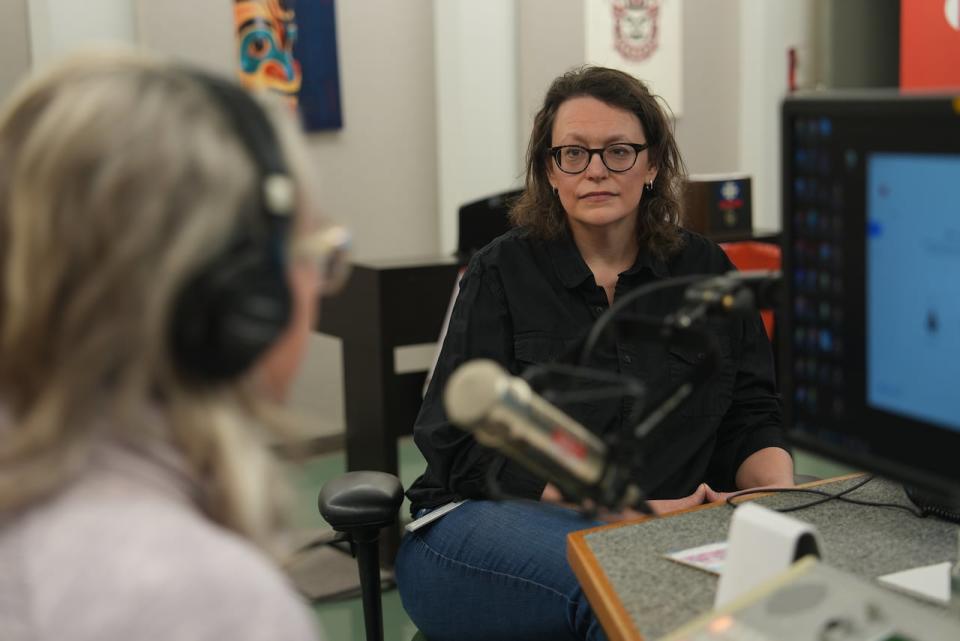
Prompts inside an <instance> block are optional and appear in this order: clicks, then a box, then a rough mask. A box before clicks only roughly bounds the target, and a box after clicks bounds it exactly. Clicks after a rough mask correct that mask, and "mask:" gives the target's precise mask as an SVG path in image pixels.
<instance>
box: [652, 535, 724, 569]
mask: <svg viewBox="0 0 960 641" xmlns="http://www.w3.org/2000/svg"><path fill="white" fill-rule="evenodd" d="M664 556H665V557H667V558H668V559H670V560H671V561H676V562H677V563H682V564H684V565H689V566H692V567H695V568H697V569H698V570H704V571H706V572H710V573H711V574H720V572H722V571H723V564H724V562H725V561H726V560H727V542H726V541H720V542H719V543H708V544H707V545H700V546H698V547H695V548H689V549H686V550H680V551H679V552H670V553H669V554H665V555H664Z"/></svg>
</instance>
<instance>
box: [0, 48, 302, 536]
mask: <svg viewBox="0 0 960 641" xmlns="http://www.w3.org/2000/svg"><path fill="white" fill-rule="evenodd" d="M271 120H272V121H274V123H275V124H276V127H277V133H278V137H279V138H280V139H281V141H282V146H283V147H284V150H285V154H284V155H285V156H286V157H287V160H288V162H289V161H291V160H293V161H294V162H293V163H291V164H292V165H293V168H294V174H295V180H296V178H297V175H296V174H297V173H298V172H297V171H296V167H297V165H298V162H296V161H297V159H298V158H299V157H300V156H302V151H300V150H297V149H296V148H295V147H296V142H295V141H294V140H293V138H294V136H293V134H292V133H291V132H292V127H291V126H290V125H289V124H284V123H283V120H282V119H278V118H277V115H276V113H271ZM288 148H289V149H288ZM287 151H290V152H291V153H290V154H287V153H286V152H287ZM296 182H298V184H299V185H302V184H303V182H302V181H301V180H296ZM258 188H259V187H258V181H257V180H256V170H255V167H254V165H253V162H252V161H251V159H250V158H249V155H248V152H247V151H246V149H245V148H244V147H243V145H242V144H241V142H240V141H239V140H238V138H237V135H236V134H235V133H234V132H233V130H232V129H231V127H230V126H229V124H228V123H227V122H226V120H225V117H224V115H223V114H222V110H221V109H220V108H218V106H217V105H215V104H214V103H213V101H212V100H211V98H210V96H209V95H208V94H207V93H206V91H205V89H204V88H203V87H202V86H201V85H200V84H199V83H198V82H197V81H196V80H194V79H192V78H190V77H189V76H188V75H187V74H185V73H183V71H182V70H178V69H176V68H175V67H173V66H171V65H169V64H166V63H163V62H161V61H158V60H156V59H153V58H149V57H146V56H142V55H139V54H134V53H129V52H128V53H109V54H106V53H101V54H96V55H86V56H83V57H78V58H74V59H72V60H70V61H67V62H64V63H61V64H60V65H59V66H57V67H56V68H54V69H51V70H49V71H48V72H46V73H44V74H43V75H41V76H38V77H37V78H35V79H33V80H31V81H30V82H28V83H27V84H26V85H24V86H23V87H22V88H21V89H20V90H19V92H18V93H17V94H16V95H15V96H14V97H13V98H12V100H10V101H9V102H8V103H7V105H6V108H5V110H4V111H3V112H2V114H0V404H3V405H4V409H5V410H6V411H7V413H8V415H9V425H7V426H0V510H4V509H11V508H14V507H18V506H22V505H25V504H28V503H30V502H33V501H36V500H38V499H39V498H41V497H43V496H45V495H47V494H49V493H51V492H53V491H55V490H56V489H58V488H60V487H62V486H63V485H64V484H65V483H66V482H67V481H68V480H69V479H70V478H71V477H72V476H74V475H75V474H77V473H79V472H80V471H82V470H83V469H84V466H85V464H86V462H87V456H88V453H89V451H90V449H91V448H90V446H91V445H92V444H93V443H94V442H95V441H96V440H97V439H98V438H100V437H101V436H104V434H103V431H104V430H107V431H108V434H107V436H109V437H111V438H112V437H120V438H122V439H126V440H132V441H139V440H146V439H148V438H155V437H157V436H158V435H157V434H146V433H144V432H146V431H147V430H148V429H149V428H147V425H148V424H150V423H151V422H150V421H147V420H144V413H145V412H147V413H151V414H156V413H157V410H159V414H160V415H161V417H162V418H163V424H164V425H165V426H166V430H167V434H162V435H159V436H160V437H162V438H168V439H170V440H171V441H172V443H173V444H174V446H175V447H177V448H178V449H179V450H180V451H182V452H183V453H184V455H185V458H186V460H187V462H188V463H189V465H190V466H191V468H192V470H193V471H194V472H195V474H196V475H197V477H198V478H199V479H201V481H202V482H203V484H204V487H205V489H206V490H207V492H206V497H207V498H206V500H204V502H203V505H202V507H203V508H204V509H205V510H206V511H207V513H208V514H209V515H210V516H211V517H212V518H213V519H215V520H217V521H219V522H220V523H222V524H223V525H225V526H227V527H229V528H232V529H234V530H236V531H238V532H240V533H242V534H244V535H246V536H249V537H251V538H253V539H255V540H257V541H259V542H261V543H264V542H266V541H267V539H268V538H269V537H270V535H271V533H272V531H273V529H274V526H275V525H276V524H277V523H278V520H279V517H280V511H279V510H278V503H277V501H275V500H274V498H275V497H274V494H273V492H274V488H276V487H277V484H276V480H275V478H274V477H275V475H274V473H273V472H272V471H271V470H272V468H273V466H272V465H271V463H270V457H269V455H268V453H267V449H266V448H265V447H264V444H263V441H264V440H265V437H264V436H263V435H262V433H261V431H259V430H258V429H257V428H256V426H259V425H266V426H268V427H276V426H277V424H278V421H276V420H275V417H274V416H273V415H272V412H271V411H270V409H269V408H268V407H267V406H265V405H263V404H262V402H261V401H259V400H258V399H257V398H256V397H255V396H254V395H253V394H250V393H249V391H248V390H247V389H245V388H246V386H247V385H248V382H245V381H238V382H235V383H228V384H222V385H215V386H198V385H195V384H192V383H191V382H190V381H188V380H186V379H185V378H184V377H183V376H182V375H181V373H180V372H178V371H177V369H176V367H175V366H174V363H173V361H172V359H171V352H170V349H169V345H168V340H169V332H168V325H169V323H170V317H171V311H172V310H171V307H172V304H173V300H174V299H175V297H176V295H177V293H178V292H179V290H180V288H181V287H182V286H183V284H184V283H185V281H186V279H187V278H188V277H189V276H190V275H192V274H193V273H194V272H196V271H197V269H198V268H199V267H200V266H201V265H203V264H205V262H206V260H208V259H209V257H210V256H211V255H213V253H214V252H216V251H218V249H219V248H221V247H223V245H224V244H225V243H226V242H227V241H228V239H229V238H230V235H231V230H232V229H233V228H234V227H235V226H236V225H237V224H238V217H239V214H240V211H241V209H242V208H241V204H242V203H243V202H244V201H245V200H248V199H250V198H254V197H255V190H256V189H258ZM301 209H302V208H301Z"/></svg>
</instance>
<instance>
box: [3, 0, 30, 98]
mask: <svg viewBox="0 0 960 641" xmlns="http://www.w3.org/2000/svg"><path fill="white" fill-rule="evenodd" d="M27 12H28V8H27V2H26V0H3V2H0V60H2V61H3V64H2V65H0V100H3V99H5V98H6V97H7V96H8V95H9V94H10V91H11V89H13V87H14V86H15V85H16V84H17V83H18V82H19V81H20V80H21V79H22V78H23V77H24V76H25V75H26V73H27V71H28V70H29V69H30V36H29V24H28V22H27Z"/></svg>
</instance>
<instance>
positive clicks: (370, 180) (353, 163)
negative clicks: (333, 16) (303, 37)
mask: <svg viewBox="0 0 960 641" xmlns="http://www.w3.org/2000/svg"><path fill="white" fill-rule="evenodd" d="M178 1H182V0H178ZM336 12H337V48H338V55H339V63H340V91H341V106H342V109H343V129H342V130H340V131H334V132H329V133H318V134H313V135H312V136H311V137H310V141H309V144H310V152H311V156H312V159H313V161H314V166H315V169H316V173H315V175H314V178H315V180H316V181H317V182H318V184H319V193H320V196H321V198H322V201H323V202H322V205H323V208H324V210H325V212H326V213H327V214H328V215H329V216H331V217H333V218H336V219H338V220H341V221H343V222H345V223H347V224H348V225H349V226H350V227H351V229H352V230H353V233H354V240H355V253H356V255H357V257H358V258H360V259H378V258H393V257H413V256H432V255H436V254H437V252H438V250H439V246H440V244H439V228H440V224H439V218H438V207H437V200H438V190H439V182H438V178H437V175H438V164H437V110H436V93H435V89H434V45H433V36H434V29H433V5H432V2H431V0H406V1H404V2H396V1H395V0H338V2H336ZM341 367H342V361H341V356H340V347H339V342H338V341H337V340H336V339H333V338H329V337H325V336H319V335H318V336H314V337H312V338H311V341H310V349H309V351H308V355H307V360H306V363H305V368H304V371H303V375H302V376H301V377H300V379H299V381H298V384H297V386H296V387H295V389H294V394H293V402H294V405H295V407H297V408H300V409H301V410H305V411H308V412H309V413H310V414H311V416H314V417H316V418H315V431H316V432H317V433H331V432H336V431H340V430H342V429H343V420H344V419H343V415H344V410H343V391H342V379H341V371H342V370H341Z"/></svg>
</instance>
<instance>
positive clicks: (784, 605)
mask: <svg viewBox="0 0 960 641" xmlns="http://www.w3.org/2000/svg"><path fill="white" fill-rule="evenodd" d="M948 639H960V618H957V617H955V616H954V617H951V616H949V615H948V614H947V613H946V611H944V610H942V609H938V608H936V607H935V606H929V605H925V604H922V603H920V602H918V601H915V600H913V599H911V598H910V597H907V596H902V595H899V594H896V593H894V592H891V591H889V590H885V589H883V588H881V587H879V586H877V585H874V584H873V583H871V582H870V581H867V580H865V579H862V578H859V577H856V576H853V575H852V574H848V573H846V572H842V571H840V570H837V569H836V568H832V567H830V566H828V565H824V564H823V563H819V562H818V561H817V560H816V559H815V558H814V557H812V556H808V557H805V558H803V559H802V560H800V561H798V562H797V563H795V564H794V565H793V567H791V568H790V569H789V570H787V571H786V572H784V573H783V574H781V575H780V576H778V577H776V578H774V579H772V580H770V581H768V582H767V583H765V584H763V585H762V586H760V587H758V588H756V589H755V590H753V591H751V592H749V593H747V594H746V595H744V596H743V597H741V598H739V599H737V600H735V601H734V602H733V603H731V604H730V605H729V606H728V607H725V608H721V609H719V610H716V611H714V612H711V613H709V614H707V615H704V616H702V617H700V618H698V619H697V620H695V621H693V622H692V623H690V624H688V625H685V626H683V627H682V628H680V629H678V630H677V631H675V632H673V633H671V634H670V635H668V636H667V637H664V638H663V639H662V640H661V641H946V640H948Z"/></svg>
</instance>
